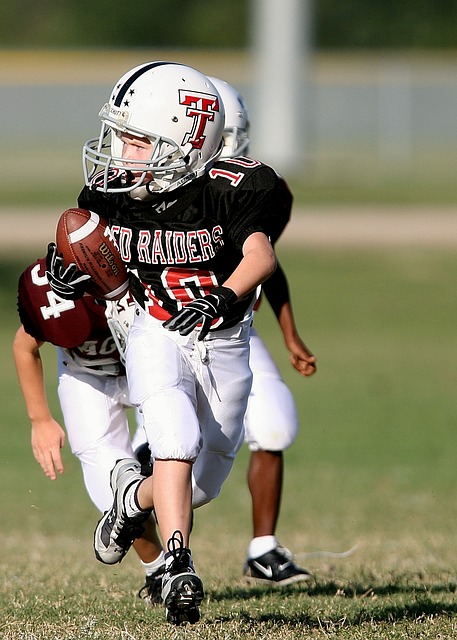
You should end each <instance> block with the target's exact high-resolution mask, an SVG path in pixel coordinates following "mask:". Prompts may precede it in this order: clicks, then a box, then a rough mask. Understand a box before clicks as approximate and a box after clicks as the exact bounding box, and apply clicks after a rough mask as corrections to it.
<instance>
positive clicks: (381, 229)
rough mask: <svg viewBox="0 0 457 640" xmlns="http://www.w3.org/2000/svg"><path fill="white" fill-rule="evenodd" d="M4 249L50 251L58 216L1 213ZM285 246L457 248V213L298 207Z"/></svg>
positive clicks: (0, 236) (0, 245)
mask: <svg viewBox="0 0 457 640" xmlns="http://www.w3.org/2000/svg"><path fill="white" fill-rule="evenodd" d="M0 221H1V225H2V233H1V234H0V251H1V252H2V253H11V252H14V251H15V250H17V249H30V250H32V249H33V250H35V249H36V250H37V251H38V252H41V253H43V254H44V253H45V251H46V246H47V243H48V242H50V241H51V240H53V239H54V234H55V227H56V223H57V218H56V216H55V214H50V213H49V209H33V210H30V209H24V208H17V209H14V208H13V209H12V208H8V209H7V210H4V211H1V210H0ZM280 242H281V245H288V246H295V247H348V248H350V247H361V246H365V247H368V248H369V247H375V246H430V247H431V246H435V247H454V246H456V245H457V213H456V212H455V209H454V208H453V207H404V206H392V207H360V206H357V207H347V206H335V207H326V208H320V207H319V208H313V207H307V208H299V209H296V210H295V211H294V214H293V216H292V219H291V221H290V223H289V225H288V227H287V229H286V230H285V232H284V234H283V236H282V238H281V240H280Z"/></svg>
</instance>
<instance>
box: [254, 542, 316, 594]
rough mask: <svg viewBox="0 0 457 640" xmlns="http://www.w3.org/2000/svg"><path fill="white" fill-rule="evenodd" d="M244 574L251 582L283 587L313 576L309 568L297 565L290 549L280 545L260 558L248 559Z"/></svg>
mask: <svg viewBox="0 0 457 640" xmlns="http://www.w3.org/2000/svg"><path fill="white" fill-rule="evenodd" d="M244 575H245V576H246V578H247V579H248V581H249V582H257V583H261V584H269V585H273V586H281V587H285V586H287V585H288V584H293V583H294V582H303V581H305V580H311V578H312V577H313V574H312V573H311V572H310V571H308V570H307V569H301V568H300V567H297V565H296V564H295V562H294V560H293V556H292V553H291V552H290V551H289V549H285V548H284V547H280V546H278V547H276V548H275V549H273V550H272V551H268V552H267V553H264V554H263V555H261V556H259V557H258V558H249V559H248V560H246V564H245V565H244Z"/></svg>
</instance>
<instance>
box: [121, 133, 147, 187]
mask: <svg viewBox="0 0 457 640" xmlns="http://www.w3.org/2000/svg"><path fill="white" fill-rule="evenodd" d="M119 137H120V139H121V142H122V158H123V159H124V160H127V161H128V162H127V163H126V164H127V165H128V166H129V167H130V172H131V175H132V178H133V179H132V182H136V181H138V180H139V179H140V177H142V176H143V179H142V183H145V182H150V181H151V180H152V174H151V173H146V175H144V168H142V166H141V164H137V165H136V164H135V161H138V162H139V163H142V162H144V161H146V160H150V158H151V154H152V143H151V142H150V141H149V140H148V138H143V137H141V136H135V135H133V134H131V133H121V134H119Z"/></svg>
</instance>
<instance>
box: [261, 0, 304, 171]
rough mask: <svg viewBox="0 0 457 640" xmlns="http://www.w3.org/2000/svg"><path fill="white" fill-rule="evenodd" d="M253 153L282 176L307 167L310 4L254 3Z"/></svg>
mask: <svg viewBox="0 0 457 640" xmlns="http://www.w3.org/2000/svg"><path fill="white" fill-rule="evenodd" d="M252 9H253V11H252V45H253V51H252V54H253V65H252V69H253V78H252V80H253V92H252V96H253V99H252V102H251V103H250V104H249V109H250V116H251V140H252V144H251V149H252V153H253V155H254V156H255V157H257V158H258V159H259V160H262V161H264V162H266V163H267V164H271V165H272V166H274V168H275V169H277V170H278V171H280V172H281V173H284V174H287V173H290V172H296V171H297V169H301V168H302V164H303V160H304V157H305V150H304V145H305V139H304V138H305V135H304V133H305V131H304V129H305V122H304V117H305V108H304V93H305V91H306V85H307V79H306V75H307V64H306V62H307V58H306V59H305V55H307V54H308V53H309V49H310V45H309V34H310V22H311V0H253V2H252Z"/></svg>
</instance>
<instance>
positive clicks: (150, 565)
mask: <svg viewBox="0 0 457 640" xmlns="http://www.w3.org/2000/svg"><path fill="white" fill-rule="evenodd" d="M163 556H164V553H163V551H161V552H160V554H159V555H158V556H157V558H156V559H155V560H153V561H152V562H143V560H140V562H141V564H142V566H143V568H144V571H145V573H146V575H147V576H150V575H151V574H152V573H155V572H156V571H157V569H160V567H162V566H163V563H164V562H165V559H164V557H163Z"/></svg>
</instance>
